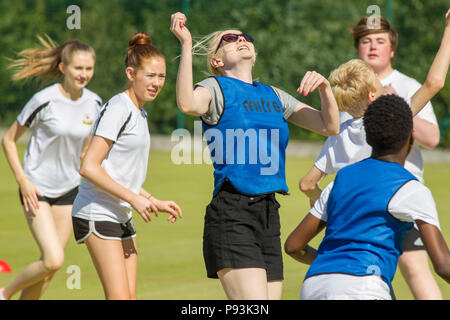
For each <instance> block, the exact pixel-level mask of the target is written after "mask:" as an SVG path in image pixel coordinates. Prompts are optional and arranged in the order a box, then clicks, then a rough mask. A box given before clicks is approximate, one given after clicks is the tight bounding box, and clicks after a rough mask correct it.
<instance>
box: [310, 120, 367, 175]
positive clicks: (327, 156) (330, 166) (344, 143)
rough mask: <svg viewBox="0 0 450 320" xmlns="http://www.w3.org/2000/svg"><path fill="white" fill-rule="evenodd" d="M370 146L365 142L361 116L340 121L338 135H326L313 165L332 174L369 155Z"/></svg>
mask: <svg viewBox="0 0 450 320" xmlns="http://www.w3.org/2000/svg"><path fill="white" fill-rule="evenodd" d="M371 153H372V147H371V146H369V145H368V144H367V142H366V132H365V130H364V123H363V118H357V119H354V118H351V119H349V120H347V121H346V122H344V123H341V129H340V132H339V134H338V135H336V136H331V137H328V138H327V140H326V141H325V143H324V145H323V147H322V150H321V151H320V154H319V156H318V157H317V159H316V162H315V163H314V166H315V167H316V168H317V169H319V170H320V171H322V172H324V173H326V174H334V173H336V172H338V171H339V170H341V169H342V168H343V167H346V166H348V165H350V164H352V163H355V162H358V161H361V160H363V159H365V158H368V157H370V155H371Z"/></svg>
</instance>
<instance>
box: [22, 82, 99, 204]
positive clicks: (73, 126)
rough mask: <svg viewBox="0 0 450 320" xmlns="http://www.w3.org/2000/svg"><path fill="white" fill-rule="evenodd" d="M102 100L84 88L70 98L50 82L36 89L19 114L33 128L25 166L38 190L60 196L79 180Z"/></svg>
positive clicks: (27, 174)
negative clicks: (75, 96)
mask: <svg viewBox="0 0 450 320" xmlns="http://www.w3.org/2000/svg"><path fill="white" fill-rule="evenodd" d="M101 105H102V100H101V99H100V97H99V96H98V95H97V94H95V93H94V92H92V91H90V90H88V89H86V88H84V89H83V92H82V95H81V97H80V98H79V99H78V100H75V101H74V100H70V99H68V98H67V97H65V96H64V95H63V94H62V92H61V90H60V89H59V84H58V83H56V84H54V85H51V86H49V87H47V88H45V89H43V90H41V91H39V92H37V93H36V94H35V95H34V96H33V97H32V98H31V100H30V101H28V103H27V104H26V105H25V107H24V108H23V110H22V112H21V113H20V114H19V116H18V117H17V122H18V123H19V124H20V125H21V126H26V127H29V128H30V129H31V130H32V133H31V138H30V141H29V143H28V147H27V150H26V152H25V157H24V160H23V168H24V171H25V174H26V176H27V178H28V179H30V181H31V182H32V183H33V184H34V185H35V187H36V188H37V190H39V192H40V193H41V194H42V195H44V196H46V197H49V198H58V197H60V196H62V195H64V194H65V193H67V192H69V191H70V190H72V189H73V188H75V187H76V186H78V185H79V184H80V175H79V173H78V171H79V169H80V155H81V151H82V149H83V146H84V143H85V140H86V139H87V138H88V136H89V133H90V132H91V130H92V126H93V124H94V120H95V118H96V117H97V115H98V112H99V110H100V107H101Z"/></svg>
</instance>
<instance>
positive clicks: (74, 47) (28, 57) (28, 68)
mask: <svg viewBox="0 0 450 320" xmlns="http://www.w3.org/2000/svg"><path fill="white" fill-rule="evenodd" d="M37 38H38V40H39V42H40V44H41V46H42V47H41V48H29V49H25V50H22V51H20V52H19V53H17V56H18V58H17V59H10V60H11V63H10V65H9V67H8V68H10V69H14V70H15V71H14V73H13V75H12V80H13V81H19V80H22V79H30V78H58V77H60V76H61V75H62V73H61V71H60V70H59V67H58V65H59V63H60V62H63V63H64V64H66V65H68V64H70V61H71V59H72V56H73V54H74V52H76V51H86V52H89V53H91V54H92V57H93V58H94V60H95V51H94V49H93V48H92V47H90V46H88V45H86V44H84V43H81V42H80V41H78V40H77V39H71V40H68V41H66V42H65V43H64V44H62V45H60V46H57V45H56V44H55V42H54V41H53V40H52V39H51V38H50V37H49V36H48V35H45V39H44V38H43V37H41V36H37Z"/></svg>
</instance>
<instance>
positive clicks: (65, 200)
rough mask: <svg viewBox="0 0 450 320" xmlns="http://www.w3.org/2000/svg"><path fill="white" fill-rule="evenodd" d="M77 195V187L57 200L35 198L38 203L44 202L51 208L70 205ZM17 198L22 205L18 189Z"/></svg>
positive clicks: (20, 193)
mask: <svg viewBox="0 0 450 320" xmlns="http://www.w3.org/2000/svg"><path fill="white" fill-rule="evenodd" d="M77 194H78V186H77V187H75V188H73V189H72V190H70V191H69V192H67V193H65V194H63V195H62V196H60V197H57V198H49V197H45V196H43V197H41V196H37V198H38V200H39V201H45V202H47V203H48V204H49V205H51V206H65V205H69V204H70V205H72V204H73V202H74V201H75V198H76V197H77ZM19 198H20V203H21V204H22V205H23V199H22V192H21V191H20V189H19Z"/></svg>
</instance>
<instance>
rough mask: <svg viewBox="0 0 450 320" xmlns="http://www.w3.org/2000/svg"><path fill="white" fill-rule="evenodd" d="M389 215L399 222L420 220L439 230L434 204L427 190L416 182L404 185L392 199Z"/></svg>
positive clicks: (412, 181)
mask: <svg viewBox="0 0 450 320" xmlns="http://www.w3.org/2000/svg"><path fill="white" fill-rule="evenodd" d="M388 210H389V213H390V214H391V215H392V216H394V217H395V218H397V219H398V220H401V221H406V222H414V221H415V220H422V221H425V222H426V223H429V224H432V225H435V226H436V227H437V228H438V229H440V225H439V218H438V213H437V209H436V204H435V202H434V199H433V195H432V194H431V191H430V189H428V188H427V187H426V186H425V185H424V184H422V183H421V182H419V181H417V180H411V181H409V182H407V183H406V184H404V185H403V186H402V187H401V188H400V189H399V190H398V191H397V192H396V194H395V195H394V196H393V197H392V199H391V201H390V202H389V206H388Z"/></svg>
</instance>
